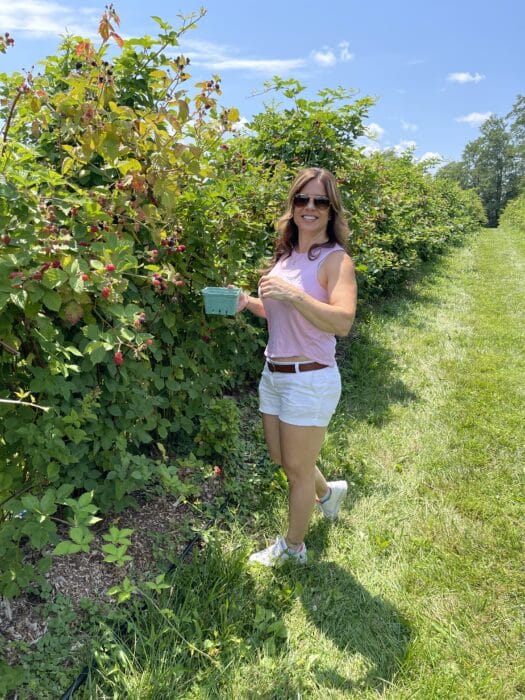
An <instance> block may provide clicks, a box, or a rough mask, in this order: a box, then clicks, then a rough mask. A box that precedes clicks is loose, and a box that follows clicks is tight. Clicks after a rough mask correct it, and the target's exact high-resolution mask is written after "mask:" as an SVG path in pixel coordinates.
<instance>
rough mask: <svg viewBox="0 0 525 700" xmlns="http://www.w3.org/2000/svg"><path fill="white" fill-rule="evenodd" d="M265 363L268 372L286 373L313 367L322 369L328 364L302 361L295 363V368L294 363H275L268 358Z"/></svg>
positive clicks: (309, 369) (308, 369)
mask: <svg viewBox="0 0 525 700" xmlns="http://www.w3.org/2000/svg"><path fill="white" fill-rule="evenodd" d="M266 364H267V365H268V369H269V370H270V372H288V373H293V372H296V371H298V372H311V371H312V370H313V369H324V368H325V367H328V365H322V364H321V363H320V362H303V363H297V370H296V368H295V364H290V365H275V364H274V363H273V362H270V361H269V360H267V361H266Z"/></svg>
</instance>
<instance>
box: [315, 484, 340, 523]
mask: <svg viewBox="0 0 525 700" xmlns="http://www.w3.org/2000/svg"><path fill="white" fill-rule="evenodd" d="M327 484H328V486H329V488H330V489H331V493H330V498H329V499H328V500H327V501H325V502H324V503H321V502H320V501H319V500H318V501H317V505H318V506H319V508H320V509H321V510H322V511H323V515H324V517H325V518H327V519H328V520H335V519H336V518H337V515H338V513H339V509H340V508H341V505H342V504H343V501H344V499H345V497H346V492H347V491H348V484H347V482H346V481H328V482H327Z"/></svg>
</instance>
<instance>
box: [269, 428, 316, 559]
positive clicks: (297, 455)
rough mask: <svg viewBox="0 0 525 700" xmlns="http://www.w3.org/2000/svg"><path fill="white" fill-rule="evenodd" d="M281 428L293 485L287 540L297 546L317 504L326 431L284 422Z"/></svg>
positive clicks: (284, 457)
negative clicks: (319, 459) (318, 472)
mask: <svg viewBox="0 0 525 700" xmlns="http://www.w3.org/2000/svg"><path fill="white" fill-rule="evenodd" d="M279 428H280V448H281V459H282V466H283V469H284V471H285V473H286V476H287V477H288V482H289V504H288V532H287V534H286V537H285V540H286V542H287V543H288V544H289V545H291V546H297V545H300V544H301V543H302V542H303V540H304V536H305V534H306V531H307V529H308V524H309V522H310V518H311V515H312V510H313V508H314V504H315V490H316V466H315V462H316V460H317V457H318V455H319V452H320V450H321V447H322V444H323V440H324V436H325V432H326V428H321V427H310V426H308V427H307V426H299V425H291V424H290V423H284V422H283V421H280V426H279ZM321 476H322V475H321ZM325 483H326V482H325Z"/></svg>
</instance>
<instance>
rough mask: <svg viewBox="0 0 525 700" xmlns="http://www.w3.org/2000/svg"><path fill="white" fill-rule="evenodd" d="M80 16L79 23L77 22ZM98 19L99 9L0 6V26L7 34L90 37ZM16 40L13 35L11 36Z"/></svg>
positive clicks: (35, 3) (40, 0)
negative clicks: (78, 35)
mask: <svg viewBox="0 0 525 700" xmlns="http://www.w3.org/2000/svg"><path fill="white" fill-rule="evenodd" d="M80 16H82V22H81V23H79V21H78V19H79V17H80ZM101 16H102V10H101V9H100V8H93V7H76V8H74V9H73V8H70V7H66V6H65V5H61V4H60V3H59V2H47V0H17V1H16V2H12V3H11V4H8V3H2V6H1V7H0V27H2V30H3V31H8V32H10V33H11V34H14V33H15V32H16V33H18V34H30V35H32V36H46V35H53V36H57V35H60V34H65V33H66V32H69V33H71V34H82V35H83V36H87V37H93V36H95V35H96V28H97V27H98V21H99V20H100V17H101ZM84 22H85V24H84ZM15 39H16V36H15Z"/></svg>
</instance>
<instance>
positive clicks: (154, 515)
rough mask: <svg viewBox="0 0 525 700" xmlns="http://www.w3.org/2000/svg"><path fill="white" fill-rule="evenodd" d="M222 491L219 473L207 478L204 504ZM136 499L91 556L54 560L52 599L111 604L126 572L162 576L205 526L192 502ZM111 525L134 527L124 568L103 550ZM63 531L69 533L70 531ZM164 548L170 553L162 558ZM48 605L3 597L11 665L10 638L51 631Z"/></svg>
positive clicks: (104, 526)
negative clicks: (46, 611) (46, 614)
mask: <svg viewBox="0 0 525 700" xmlns="http://www.w3.org/2000/svg"><path fill="white" fill-rule="evenodd" d="M220 491H221V476H220V474H219V475H216V476H214V477H213V478H210V479H209V480H207V481H206V482H204V485H203V487H202V489H201V492H200V494H199V501H200V504H204V503H212V502H213V500H214V499H215V497H216V496H217V495H218V494H219V493H220ZM137 500H138V508H137V509H131V508H129V509H127V510H126V511H124V512H123V513H120V514H118V515H116V516H113V517H110V516H108V518H106V519H105V520H104V521H103V522H101V523H99V524H98V527H97V530H96V532H95V533H94V534H95V538H94V540H93V542H92V543H91V550H90V552H89V553H88V554H86V553H83V552H80V553H78V554H69V555H65V556H59V557H54V558H53V564H52V566H51V568H50V570H49V571H48V572H47V574H46V579H47V581H48V582H49V584H50V586H51V591H52V592H51V599H54V598H55V597H56V596H57V595H58V594H63V595H64V596H66V597H67V598H69V599H70V600H71V602H72V604H73V607H74V608H75V609H79V605H80V602H81V600H82V599H89V600H92V601H95V602H97V601H98V602H108V601H109V600H112V598H111V597H110V596H108V595H107V591H108V589H110V588H111V587H112V586H114V585H116V584H117V583H119V582H120V581H122V580H123V579H124V578H125V577H126V576H128V577H129V578H131V579H132V580H133V581H137V580H140V578H142V577H144V576H145V575H146V574H148V573H152V574H154V575H157V574H158V573H160V572H161V571H162V569H161V568H159V558H160V559H163V558H165V559H166V561H167V562H169V560H170V559H171V560H172V561H173V560H174V559H176V557H177V556H178V555H180V553H181V552H182V551H183V549H184V547H185V545H186V544H187V540H188V539H191V537H192V529H191V528H194V529H195V530H196V531H198V530H200V529H202V528H203V527H205V525H206V522H205V521H204V519H203V518H202V517H201V518H200V520H199V518H197V517H196V514H195V509H194V508H192V506H191V504H188V503H186V502H183V501H182V500H181V499H178V498H176V497H174V496H170V495H163V496H160V497H156V498H148V499H146V498H140V497H139V498H138V499H137ZM208 522H209V521H208ZM111 525H115V526H116V527H118V528H119V529H123V528H131V529H132V530H133V533H132V535H131V541H132V544H131V546H130V547H129V549H128V552H127V553H128V554H130V555H131V556H132V561H130V562H127V563H126V564H125V565H124V566H121V567H117V566H116V565H114V564H108V563H106V562H105V561H104V555H103V552H102V550H101V546H102V545H103V544H105V541H104V540H103V538H102V535H103V534H104V533H105V532H107V530H108V529H109V527H110V526H111ZM63 534H64V536H65V535H66V533H65V532H64V533H63ZM185 537H186V539H184V538H185ZM164 549H165V557H163V556H162V555H163V550H164ZM28 556H31V555H28ZM165 568H167V566H166V567H165ZM43 609H44V604H43V601H42V600H41V599H40V598H39V597H38V596H36V595H34V594H31V593H25V594H23V595H22V596H20V597H19V598H16V599H15V600H10V601H9V600H6V599H3V598H1V597H0V634H2V635H3V636H4V638H5V639H6V640H7V645H6V649H5V651H6V660H7V662H8V663H16V661H17V658H16V657H17V654H16V653H15V652H14V650H13V649H12V648H11V647H12V644H10V642H11V643H12V642H25V643H26V644H28V645H29V646H32V645H34V644H36V643H37V642H38V641H39V640H40V639H41V638H42V637H43V636H44V634H45V633H46V630H47V627H48V621H47V620H46V618H45V617H44V615H43Z"/></svg>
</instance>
